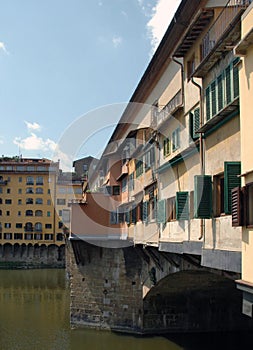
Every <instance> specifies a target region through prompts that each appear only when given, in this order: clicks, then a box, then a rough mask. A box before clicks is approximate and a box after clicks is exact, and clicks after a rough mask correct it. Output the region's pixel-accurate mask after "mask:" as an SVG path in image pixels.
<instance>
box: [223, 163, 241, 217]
mask: <svg viewBox="0 0 253 350" xmlns="http://www.w3.org/2000/svg"><path fill="white" fill-rule="evenodd" d="M240 174H241V162H224V211H225V214H231V202H232V195H231V191H232V189H233V188H235V187H238V186H241V178H240V177H238V176H237V175H240Z"/></svg>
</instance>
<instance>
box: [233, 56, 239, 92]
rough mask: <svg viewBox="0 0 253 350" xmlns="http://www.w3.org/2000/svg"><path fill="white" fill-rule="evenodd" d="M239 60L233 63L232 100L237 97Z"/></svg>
mask: <svg viewBox="0 0 253 350" xmlns="http://www.w3.org/2000/svg"><path fill="white" fill-rule="evenodd" d="M238 62H239V58H237V59H236V60H235V61H234V62H233V85H234V98H236V97H238V96H239V69H238Z"/></svg>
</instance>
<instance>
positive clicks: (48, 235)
mask: <svg viewBox="0 0 253 350" xmlns="http://www.w3.org/2000/svg"><path fill="white" fill-rule="evenodd" d="M52 239H53V235H52V234H51V233H46V234H45V240H46V241H52Z"/></svg>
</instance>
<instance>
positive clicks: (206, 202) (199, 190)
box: [194, 175, 212, 219]
mask: <svg viewBox="0 0 253 350" xmlns="http://www.w3.org/2000/svg"><path fill="white" fill-rule="evenodd" d="M194 217H195V218H199V219H210V218H211V217H212V177H211V176H210V175H195V176H194Z"/></svg>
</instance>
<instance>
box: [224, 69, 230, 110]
mask: <svg viewBox="0 0 253 350" xmlns="http://www.w3.org/2000/svg"><path fill="white" fill-rule="evenodd" d="M225 80H226V104H229V103H230V102H231V69H230V66H229V67H227V68H226V70H225Z"/></svg>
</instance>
